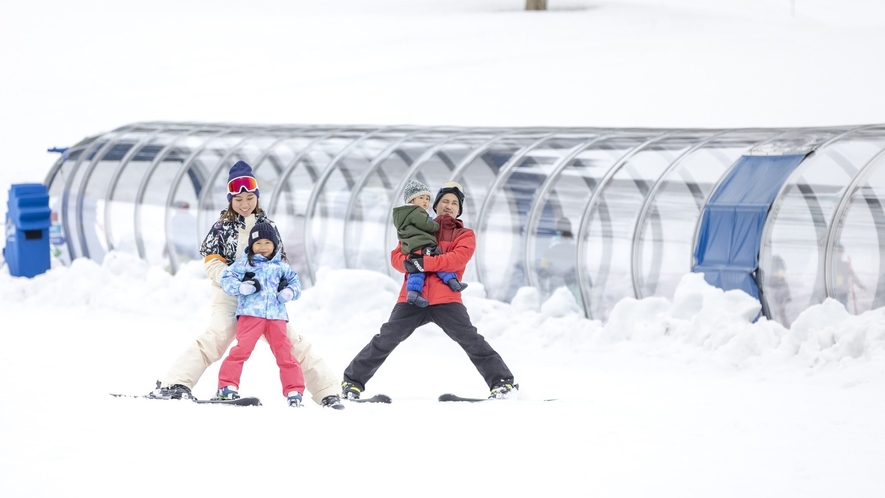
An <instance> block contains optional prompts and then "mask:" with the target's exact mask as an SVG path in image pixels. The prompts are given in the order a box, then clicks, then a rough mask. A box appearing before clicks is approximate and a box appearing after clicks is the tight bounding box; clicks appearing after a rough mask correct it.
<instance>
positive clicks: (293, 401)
mask: <svg viewBox="0 0 885 498" xmlns="http://www.w3.org/2000/svg"><path fill="white" fill-rule="evenodd" d="M286 400H287V401H288V402H289V406H291V407H293V408H299V407H300V406H301V393H300V392H298V391H292V392H290V393H289V395H288V396H286Z"/></svg>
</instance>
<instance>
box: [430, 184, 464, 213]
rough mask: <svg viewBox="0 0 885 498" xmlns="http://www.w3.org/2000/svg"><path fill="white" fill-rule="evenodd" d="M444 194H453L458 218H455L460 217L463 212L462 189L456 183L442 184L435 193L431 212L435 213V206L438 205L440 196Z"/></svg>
mask: <svg viewBox="0 0 885 498" xmlns="http://www.w3.org/2000/svg"><path fill="white" fill-rule="evenodd" d="M446 194H455V197H457V198H458V216H455V218H458V217H460V216H461V213H462V212H464V188H463V187H462V186H461V184H460V183H458V182H446V183H443V186H442V188H441V189H439V192H437V193H436V199H434V200H433V212H434V213H435V212H436V205H437V204H439V200H440V199H442V196H444V195H446Z"/></svg>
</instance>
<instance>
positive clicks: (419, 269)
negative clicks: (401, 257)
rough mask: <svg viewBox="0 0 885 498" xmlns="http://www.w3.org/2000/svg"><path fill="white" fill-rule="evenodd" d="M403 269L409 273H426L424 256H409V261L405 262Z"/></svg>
mask: <svg viewBox="0 0 885 498" xmlns="http://www.w3.org/2000/svg"><path fill="white" fill-rule="evenodd" d="M403 269H404V270H406V272H407V273H424V256H421V255H418V254H409V259H407V260H405V261H403Z"/></svg>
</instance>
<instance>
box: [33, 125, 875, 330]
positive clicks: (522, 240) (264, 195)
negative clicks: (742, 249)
mask: <svg viewBox="0 0 885 498" xmlns="http://www.w3.org/2000/svg"><path fill="white" fill-rule="evenodd" d="M797 151H801V152H802V153H805V154H807V156H806V158H805V159H804V160H803V161H802V163H800V165H799V166H798V167H797V168H796V170H795V171H794V172H793V173H792V174H791V176H790V177H789V178H788V180H787V181H786V183H785V184H784V185H783V186H782V187H781V189H780V190H779V191H778V194H777V196H776V199H775V201H774V202H773V203H772V205H771V208H770V209H769V211H768V216H767V218H766V220H765V225H764V228H763V230H762V240H761V244H760V250H759V255H758V257H759V268H758V270H757V271H758V281H759V283H760V286H761V288H762V290H763V293H762V296H763V297H762V299H765V300H766V302H767V305H768V306H767V310H768V311H769V313H770V315H771V316H770V318H771V319H773V320H777V321H779V322H781V323H783V324H784V325H789V324H790V323H791V322H792V321H793V320H795V319H796V317H797V316H798V314H799V313H801V312H802V310H804V309H806V308H807V307H809V306H811V305H813V304H816V303H820V302H822V301H823V300H824V299H827V298H834V299H837V300H839V301H840V302H842V303H843V304H844V305H845V306H846V309H848V311H849V312H851V313H862V312H864V311H867V310H869V309H874V308H879V307H881V306H883V304H885V207H883V205H885V125H866V126H853V127H844V126H843V127H830V128H771V129H639V128H615V129H606V128H471V127H422V126H368V125H360V126H346V125H341V126H327V125H291V126H288V125H240V124H233V123H177V122H146V123H134V124H130V125H126V126H122V127H120V128H117V129H115V130H113V131H110V132H108V133H103V134H99V135H95V136H91V137H88V138H85V139H83V140H82V141H80V142H79V143H77V144H76V145H74V146H72V147H70V148H68V149H67V150H65V152H64V153H63V154H62V155H61V157H59V159H58V160H57V161H56V162H55V164H54V165H53V166H52V168H51V169H50V171H49V173H48V174H47V176H46V179H45V184H46V186H47V188H48V190H49V194H50V207H51V209H52V223H53V225H52V227H51V229H50V234H51V243H52V254H53V256H54V264H70V263H71V262H72V260H73V259H75V258H81V257H82V258H91V259H93V260H96V261H102V260H103V259H104V257H105V255H106V254H107V253H108V252H110V251H122V252H128V253H131V254H134V255H137V256H138V257H140V258H142V259H144V260H146V261H147V262H148V263H150V264H154V265H160V266H163V267H165V268H166V269H167V270H168V271H169V272H171V273H175V272H177V271H178V270H179V269H180V268H181V267H182V265H185V264H188V262H191V261H199V260H200V256H199V254H198V249H199V245H200V243H201V242H202V239H203V237H204V235H205V233H206V232H207V231H208V229H209V228H210V226H211V225H212V223H214V222H215V220H217V219H218V215H219V213H220V212H221V211H222V210H224V209H225V208H226V206H227V202H226V192H225V182H226V179H227V176H226V173H227V170H228V168H229V167H230V166H231V165H232V164H233V163H234V162H236V161H238V160H243V161H246V162H248V163H250V164H251V165H252V166H253V170H254V172H255V175H256V177H257V178H258V181H259V186H260V188H261V196H260V198H259V202H260V205H261V207H262V208H263V209H264V210H265V211H267V212H268V215H269V216H270V218H271V219H273V220H274V221H275V222H276V223H277V225H278V227H279V228H280V232H281V234H282V236H283V243H284V245H285V247H286V250H287V254H288V256H289V260H290V262H291V263H292V265H293V267H295V269H296V271H298V272H299V273H300V274H301V276H302V280H303V283H304V285H305V287H310V286H311V285H313V284H314V283H315V282H316V280H317V278H321V272H320V270H321V269H322V268H324V267H329V268H360V269H368V270H373V271H379V272H383V273H386V274H388V275H390V276H393V277H395V278H400V274H399V273H398V272H397V271H396V270H394V269H392V268H390V265H389V263H388V261H389V253H390V250H391V249H392V248H393V247H395V244H396V235H395V231H394V230H392V227H391V225H392V223H391V222H390V212H391V210H392V209H393V208H394V207H396V206H398V205H399V204H401V203H402V189H403V187H404V186H405V184H406V183H407V182H408V181H409V180H411V179H416V180H419V181H422V182H424V183H426V184H428V185H429V186H430V188H431V191H433V192H435V191H436V190H437V189H438V188H439V186H440V185H441V184H442V183H443V182H446V181H456V182H459V183H461V184H462V185H463V186H464V189H465V194H466V199H465V202H464V206H463V208H464V213H463V215H462V217H461V218H462V220H464V222H465V225H466V226H467V227H469V228H473V229H474V230H475V231H476V234H477V249H476V254H475V256H474V258H473V260H472V261H471V263H470V264H469V265H468V268H467V272H466V274H465V276H464V279H465V280H467V281H473V282H479V283H482V284H483V286H484V288H485V290H486V294H487V295H488V296H489V297H491V298H494V299H499V300H503V301H509V300H510V299H512V298H513V297H514V296H515V295H516V293H517V291H519V290H520V289H521V288H523V287H533V288H535V289H537V291H538V292H539V293H540V295H541V297H542V298H547V297H549V296H551V295H552V294H553V293H554V292H556V291H557V289H560V288H565V289H567V290H568V291H569V292H570V293H571V294H572V295H573V296H574V298H575V301H576V303H577V304H578V306H579V307H581V308H582V309H583V311H584V313H585V314H586V316H587V317H589V318H593V319H599V320H606V319H607V317H608V314H609V313H610V311H611V308H612V306H613V305H614V303H616V302H617V301H619V300H621V299H623V298H625V297H631V298H644V297H652V296H659V297H665V298H672V297H673V295H674V293H675V289H676V287H677V286H678V284H679V281H680V280H681V278H682V276H683V275H685V274H686V273H689V272H690V271H691V268H692V265H693V263H694V261H693V256H692V255H693V250H694V248H695V246H696V245H697V242H698V237H699V230H700V217H701V213H702V212H703V209H704V206H705V204H706V203H707V202H708V200H709V199H710V196H711V195H712V194H713V192H714V191H715V190H716V189H717V188H718V186H719V184H720V182H721V181H722V179H723V178H724V177H725V175H726V174H727V173H728V171H729V170H730V169H731V168H732V167H733V166H734V165H735V163H736V162H737V161H738V160H739V159H740V158H741V157H742V156H746V155H782V154H789V153H796V152H797Z"/></svg>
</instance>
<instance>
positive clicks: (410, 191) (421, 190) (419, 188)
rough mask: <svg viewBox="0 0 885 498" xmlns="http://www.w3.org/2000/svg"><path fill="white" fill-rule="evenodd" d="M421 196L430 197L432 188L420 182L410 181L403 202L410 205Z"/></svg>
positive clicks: (404, 191) (404, 190)
mask: <svg viewBox="0 0 885 498" xmlns="http://www.w3.org/2000/svg"><path fill="white" fill-rule="evenodd" d="M419 195H426V196H427V197H430V187H428V186H427V185H424V184H423V183H421V182H419V181H418V180H409V183H407V184H406V188H404V189H403V200H404V201H405V202H406V204H408V203H409V202H411V201H412V199H414V198H415V197H418V196H419Z"/></svg>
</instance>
